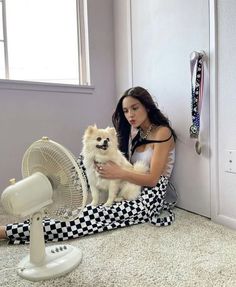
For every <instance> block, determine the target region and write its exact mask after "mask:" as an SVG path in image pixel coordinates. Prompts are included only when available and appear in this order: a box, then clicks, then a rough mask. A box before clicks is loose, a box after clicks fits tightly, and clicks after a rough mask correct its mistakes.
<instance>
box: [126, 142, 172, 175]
mask: <svg viewBox="0 0 236 287" xmlns="http://www.w3.org/2000/svg"><path fill="white" fill-rule="evenodd" d="M152 154H153V148H152V147H148V148H147V149H146V150H145V151H143V152H138V151H134V153H133V155H132V156H131V159H130V162H131V163H132V164H134V163H135V162H136V161H143V162H144V163H145V164H146V165H147V166H149V167H150V163H151V158H152ZM174 162H175V148H173V149H172V150H171V151H170V152H169V155H168V160H167V164H166V166H165V168H164V172H163V174H162V175H165V176H167V177H170V176H171V173H172V170H173V167H174Z"/></svg>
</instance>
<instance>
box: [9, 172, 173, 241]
mask: <svg viewBox="0 0 236 287" xmlns="http://www.w3.org/2000/svg"><path fill="white" fill-rule="evenodd" d="M167 183H168V179H167V178H165V177H161V178H160V180H159V182H158V185H157V186H156V187H154V188H144V189H143V190H142V193H141V195H140V196H139V198H138V199H136V200H131V201H122V202H119V203H114V204H113V205H111V206H103V205H99V206H96V207H94V206H91V205H87V206H86V207H85V208H84V209H83V211H82V212H81V213H80V215H79V217H78V218H76V219H75V220H71V221H59V220H54V219H45V220H43V228H44V235H45V241H64V240H68V239H72V238H78V237H81V236H85V235H89V234H94V233H99V232H103V231H106V230H111V229H116V228H118V227H125V226H130V225H134V224H139V223H144V222H148V221H149V222H151V223H154V224H155V221H156V220H155V219H156V218H157V216H159V214H160V211H161V209H162V204H163V200H164V195H165V191H166V187H167ZM6 233H7V238H8V239H9V240H10V241H9V243H15V244H17V243H25V242H29V234H30V224H29V221H25V222H23V223H15V224H8V225H7V226H6Z"/></svg>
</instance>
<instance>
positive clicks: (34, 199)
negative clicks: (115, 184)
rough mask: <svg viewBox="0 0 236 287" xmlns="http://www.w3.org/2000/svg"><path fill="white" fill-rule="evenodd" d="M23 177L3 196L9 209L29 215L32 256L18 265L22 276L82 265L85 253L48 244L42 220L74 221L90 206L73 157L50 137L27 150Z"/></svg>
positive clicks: (59, 273) (40, 276) (51, 274)
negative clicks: (47, 218) (44, 218)
mask: <svg viewBox="0 0 236 287" xmlns="http://www.w3.org/2000/svg"><path fill="white" fill-rule="evenodd" d="M22 176H23V179H22V180H21V181H19V182H17V183H15V182H14V180H11V185H10V186H9V187H7V188H6V189H5V190H4V192H3V193H2V196H1V200H2V203H3V206H4V208H5V210H6V211H7V212H8V213H10V214H12V215H16V216H21V217H25V216H29V217H30V254H29V255H28V256H26V257H25V258H23V260H22V261H21V262H20V263H19V266H18V267H19V268H17V269H18V274H19V275H20V276H21V277H23V278H25V279H28V280H31V281H39V280H44V279H50V278H54V277H58V276H62V275H64V274H66V273H68V272H70V271H72V270H73V269H74V268H75V267H76V266H77V265H78V264H79V263H80V261H81V259H82V252H81V250H80V249H78V248H76V247H73V246H71V245H64V244H63V245H53V246H48V247H46V248H45V241H44V234H43V225H42V219H43V217H44V216H45V215H46V216H50V218H55V219H61V220H64V221H66V220H72V219H75V218H76V217H77V216H78V215H79V212H80V211H81V210H82V209H83V208H84V206H85V204H86V200H87V183H86V180H85V178H84V175H83V173H82V171H81V169H80V168H79V166H78V164H77V162H76V158H75V157H74V155H73V154H72V153H71V152H70V151H69V150H67V149H66V148H65V147H63V146H62V145H60V144H58V143H56V142H54V141H51V140H49V139H48V138H47V137H43V138H42V139H41V140H38V141H36V142H34V143H33V144H32V145H31V146H30V147H29V148H28V149H27V150H26V152H25V154H24V156H23V160H22Z"/></svg>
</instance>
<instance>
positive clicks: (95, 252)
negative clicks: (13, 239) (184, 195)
mask: <svg viewBox="0 0 236 287" xmlns="http://www.w3.org/2000/svg"><path fill="white" fill-rule="evenodd" d="M7 220H8V219H7V218H6V217H5V216H4V215H3V214H2V215H1V212H0V223H4V222H6V221H7ZM66 244H71V245H74V246H78V247H79V248H81V249H82V251H83V261H82V263H81V264H80V265H79V266H78V267H77V268H76V269H75V270H74V271H72V272H71V273H70V274H68V275H67V276H65V277H61V278H57V279H54V280H49V281H43V282H36V283H35V282H30V281H27V280H24V279H21V278H20V277H19V276H18V275H17V274H16V270H13V269H8V268H11V267H14V266H16V265H17V263H18V262H19V260H20V259H21V258H22V257H23V256H24V255H25V254H27V253H28V248H29V246H23V245H21V246H9V245H7V244H6V242H4V241H0V251H1V253H0V254H1V261H0V268H1V271H0V286H4V287H13V286H14V287H15V286H19V287H21V286H22V287H23V286H26V287H28V286H50V287H54V286H55V287H60V286H63V287H64V286H66V287H67V286H68V287H69V286H70V287H72V286H84V287H85V286H86V287H90V286H97V287H103V286H104V287H105V286H106V287H118V286H119V287H124V286H127V287H128V286H135V287H139V286H140V287H148V286H157V287H158V286H161V287H167V286H168V287H172V286H173V287H192V286H197V287H211V286H212V287H234V286H236V231H234V230H230V229H228V228H226V227H223V226H220V225H217V224H214V223H213V222H211V221H210V220H209V219H206V218H204V217H201V216H198V215H195V214H192V213H189V212H186V211H184V210H181V209H176V221H175V223H174V224H173V225H171V226H169V227H162V228H159V227H155V226H152V225H150V224H142V225H136V226H132V227H126V228H123V229H117V230H113V231H109V232H104V233H101V234H97V235H90V236H87V237H84V238H81V239H76V240H71V241H67V242H66Z"/></svg>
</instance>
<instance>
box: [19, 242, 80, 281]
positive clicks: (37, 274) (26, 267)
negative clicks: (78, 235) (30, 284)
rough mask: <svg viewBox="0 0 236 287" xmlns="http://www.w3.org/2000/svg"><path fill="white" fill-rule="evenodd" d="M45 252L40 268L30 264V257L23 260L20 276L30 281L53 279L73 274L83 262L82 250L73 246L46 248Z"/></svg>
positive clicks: (20, 264)
mask: <svg viewBox="0 0 236 287" xmlns="http://www.w3.org/2000/svg"><path fill="white" fill-rule="evenodd" d="M45 252H46V256H45V259H44V262H43V263H42V264H40V266H39V265H36V264H34V263H32V262H30V256H26V257H25V258H23V259H22V260H21V262H20V263H19V265H18V268H19V269H18V274H19V275H20V276H21V277H23V278H24V279H27V280H30V281H40V280H46V279H52V278H56V277H59V276H63V275H65V274H66V273H69V272H71V271H72V270H73V269H74V268H75V267H76V266H77V265H79V263H80V262H81V260H82V252H81V250H80V249H78V248H76V247H74V246H71V245H53V246H50V247H46V248H45Z"/></svg>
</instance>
